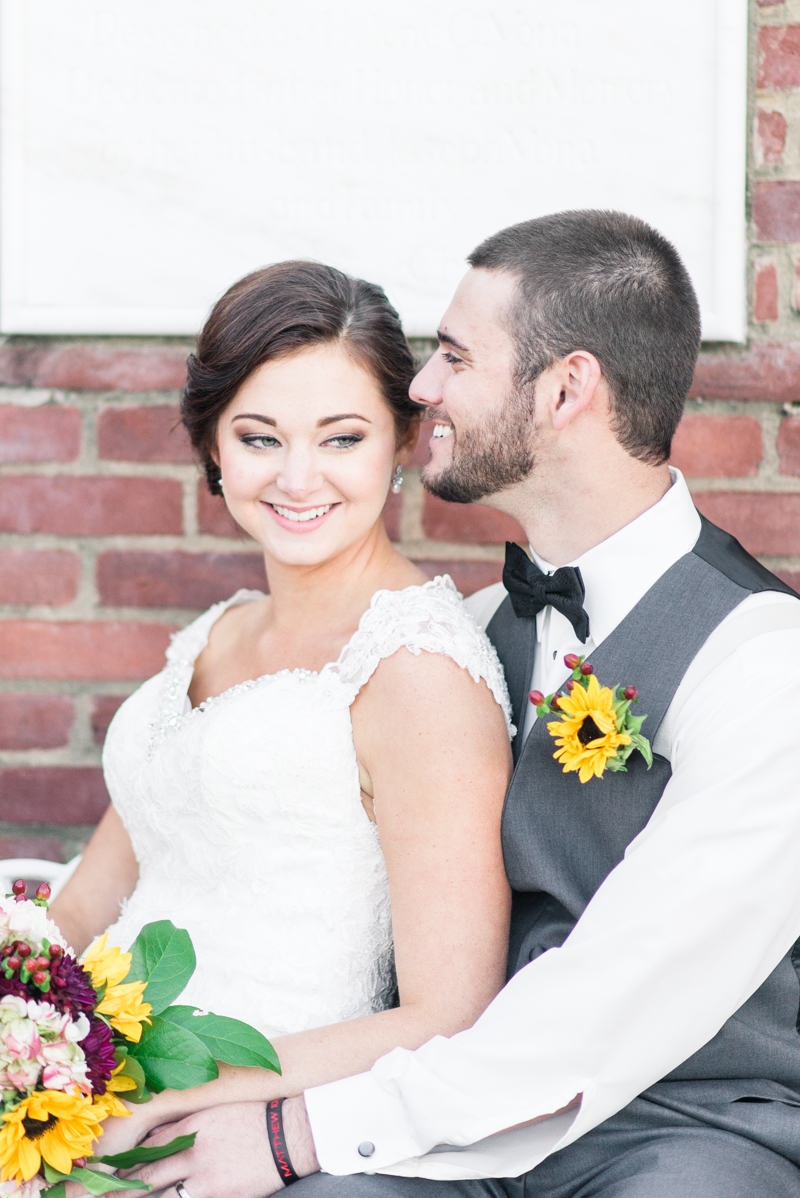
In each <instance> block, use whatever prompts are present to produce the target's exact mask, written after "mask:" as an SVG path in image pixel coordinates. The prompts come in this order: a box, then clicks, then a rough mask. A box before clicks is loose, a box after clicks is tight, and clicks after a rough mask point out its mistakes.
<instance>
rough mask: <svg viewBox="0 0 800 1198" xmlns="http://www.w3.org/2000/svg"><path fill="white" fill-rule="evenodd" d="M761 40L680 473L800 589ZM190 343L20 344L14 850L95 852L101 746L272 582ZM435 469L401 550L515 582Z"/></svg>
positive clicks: (776, 81)
mask: <svg viewBox="0 0 800 1198" xmlns="http://www.w3.org/2000/svg"><path fill="white" fill-rule="evenodd" d="M752 37H753V50H754V53H753V56H752V57H753V80H752V95H753V100H754V104H753V113H752V130H751V131H752V137H751V143H752V144H751V150H750V177H749V187H750V190H749V196H750V204H751V213H750V216H751V224H750V232H749V237H750V284H749V288H750V296H751V301H750V303H751V311H750V333H749V336H750V339H749V342H748V345H747V347H735V346H707V347H706V348H705V350H704V352H703V355H702V358H701V362H700V366H699V369H698V372H697V377H696V380H695V386H694V389H693V399H692V400H691V401H690V403H689V407H688V410H687V414H686V417H685V419H684V421H683V423H682V425H681V428H680V430H679V433H678V436H677V438H676V441H675V448H674V461H675V462H676V464H677V465H679V466H680V467H681V469H682V470H683V471H684V472H685V473H686V474H687V475H688V476H689V479H690V485H691V487H692V490H693V491H694V493H695V496H696V499H697V503H698V506H699V507H700V509H701V510H702V511H703V512H705V513H706V514H708V516H710V517H711V518H712V519H713V520H715V521H716V522H718V523H719V524H721V525H723V526H724V527H725V528H728V529H730V530H731V531H732V532H734V533H735V534H736V535H737V536H738V537H739V538H740V539H741V540H742V542H743V543H744V544H745V545H746V546H747V548H748V549H750V551H751V552H753V553H755V554H756V555H757V556H758V557H760V558H761V560H762V561H764V562H765V563H766V564H767V565H769V566H770V567H772V568H773V569H775V570H777V571H778V573H780V574H781V575H782V576H783V577H785V578H787V579H789V580H791V581H793V582H794V584H795V585H798V584H800V0H786V2H781V0H759V3H758V4H757V5H755V6H754V18H753V30H752ZM443 298H444V297H443ZM189 348H190V346H189V344H188V343H186V342H183V341H178V340H174V341H173V340H169V339H163V338H150V339H130V340H119V339H110V338H107V339H99V340H98V339H69V340H67V339H62V340H59V339H52V338H23V337H13V338H9V339H8V340H6V341H5V343H4V344H2V345H0V855H6V854H15V855H16V854H22V853H25V854H27V853H39V854H41V855H44V856H53V857H58V856H68V855H70V854H71V853H72V852H74V851H75V850H76V849H77V848H78V847H79V846H80V845H81V843H83V841H84V840H85V838H86V837H87V835H88V834H89V832H90V830H91V827H92V825H93V824H94V823H95V822H96V820H97V818H98V817H99V815H100V814H101V812H102V811H103V808H104V805H105V803H106V801H107V798H106V794H105V789H104V786H103V782H102V776H101V772H100V768H99V763H100V749H101V745H102V741H103V737H104V735H105V730H106V728H107V726H108V722H109V720H110V719H111V716H112V715H113V713H114V711H115V710H116V707H117V706H118V704H119V702H120V700H121V699H122V698H123V697H124V696H125V695H127V694H129V693H130V691H131V690H133V689H134V688H135V687H136V685H137V684H138V682H139V681H140V680H141V679H143V678H145V677H147V676H148V675H150V674H152V673H154V672H155V671H157V670H158V669H159V668H160V666H161V663H162V660H163V651H164V648H165V646H166V644H167V641H168V637H169V634H170V632H171V631H173V630H174V629H175V628H178V627H180V626H181V625H182V624H185V623H186V622H187V621H188V620H190V619H191V618H192V617H193V616H194V615H195V614H196V613H197V612H198V611H201V610H202V609H204V608H205V607H207V606H208V605H209V604H210V603H213V602H214V601H215V600H217V599H219V598H222V597H224V596H226V595H229V594H231V593H232V591H234V590H235V589H236V588H237V587H239V586H248V587H258V586H261V585H263V582H264V579H263V567H262V563H261V559H260V556H259V554H258V551H257V549H256V547H255V546H254V545H253V543H252V542H251V541H249V540H248V539H247V538H246V537H244V536H241V535H239V534H238V533H237V530H236V527H235V525H234V524H233V522H232V521H231V519H230V518H229V516H228V514H227V511H226V509H225V507H224V505H223V503H222V501H221V500H219V499H214V498H212V497H211V496H209V495H208V493H207V492H206V491H205V489H204V487H203V486H202V485H199V482H198V475H197V471H196V469H195V467H194V466H193V465H192V462H191V456H190V453H189V449H188V446H187V443H186V439H185V437H184V435H183V434H182V432H181V430H180V429H176V427H175V424H176V420H177V408H176V404H177V400H178V390H179V388H180V386H181V383H182V380H183V374H184V366H183V363H184V359H185V356H186V353H187V351H188V349H189ZM425 348H426V347H425V346H424V345H420V346H419V349H420V350H421V351H424V350H425ZM424 460H425V455H424V453H420V454H418V460H417V461H416V462H415V463H414V464H413V465H412V468H411V469H410V470H409V471H407V473H406V485H405V487H404V490H403V495H402V498H401V499H400V500H397V501H396V500H394V499H391V500H390V504H389V506H388V509H387V519H388V523H389V526H390V530H391V535H392V536H393V537H394V539H395V540H397V541H399V543H400V544H401V545H402V547H403V549H404V550H405V551H406V552H407V553H408V554H409V555H410V556H411V557H413V558H414V559H415V560H416V561H418V562H419V563H420V564H421V565H422V566H423V568H424V569H425V570H426V571H427V572H428V573H429V574H430V575H431V576H433V575H434V574H435V573H437V572H441V571H444V570H447V571H449V572H450V573H452V574H453V576H454V577H455V579H456V582H457V584H458V585H459V586H460V587H461V589H462V590H463V591H464V592H466V593H469V592H471V591H473V590H475V589H477V588H478V587H481V586H484V585H486V584H487V583H489V582H493V581H495V580H496V579H497V578H499V576H500V571H501V562H502V556H503V548H502V545H503V542H504V540H505V539H506V538H507V537H511V538H514V537H516V536H518V535H519V530H518V529H517V527H516V526H515V525H514V523H513V521H510V520H508V519H507V518H505V517H503V516H501V515H499V514H498V513H496V512H492V511H491V510H489V509H487V508H481V507H475V508H463V507H458V506H451V505H448V504H445V503H442V502H441V501H440V500H436V499H433V498H431V497H430V496H426V495H425V494H424V493H423V491H422V487H421V485H420V482H419V465H420V464H421V462H422V461H424Z"/></svg>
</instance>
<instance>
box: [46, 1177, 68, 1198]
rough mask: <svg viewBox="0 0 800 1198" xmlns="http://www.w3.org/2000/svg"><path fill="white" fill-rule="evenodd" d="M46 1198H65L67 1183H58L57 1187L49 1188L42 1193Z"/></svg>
mask: <svg viewBox="0 0 800 1198" xmlns="http://www.w3.org/2000/svg"><path fill="white" fill-rule="evenodd" d="M44 1193H45V1194H47V1198H67V1183H66V1182H65V1181H60V1182H59V1183H58V1185H54V1186H50V1187H49V1188H48V1189H46V1190H45V1191H44Z"/></svg>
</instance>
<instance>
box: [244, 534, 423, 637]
mask: <svg viewBox="0 0 800 1198" xmlns="http://www.w3.org/2000/svg"><path fill="white" fill-rule="evenodd" d="M265 565H266V571H267V580H268V582H269V590H270V596H271V599H272V602H271V604H270V609H271V610H270V623H271V624H272V626H273V628H276V627H277V628H286V629H287V630H288V629H294V630H297V629H298V628H300V627H302V626H307V625H313V626H319V624H320V622H322V623H324V624H326V625H327V626H328V627H329V628H331V627H334V626H336V625H342V626H347V625H350V624H352V623H353V622H354V621H355V622H357V621H358V618H359V617H360V615H361V613H362V612H363V611H365V610H366V608H367V607H368V606H369V602H370V599H371V598H372V596H373V595H374V593H375V591H376V590H379V589H380V588H382V587H387V588H389V589H390V590H395V589H399V588H401V587H404V586H410V585H413V584H414V583H416V582H420V581H422V577H421V574H420V571H419V570H417V568H416V566H414V565H412V563H411V562H409V561H408V559H407V558H404V557H403V556H402V555H401V554H400V553H398V551H397V550H396V549H395V548H394V546H393V545H392V543H391V541H390V540H389V538H388V536H387V535H386V530H385V529H384V527H383V523H382V522H380V523H379V524H378V525H376V526H375V528H373V529H371V530H370V532H369V533H368V534H367V535H366V537H364V538H363V539H362V540H361V541H359V542H357V543H356V544H354V545H349V546H348V547H347V549H345V550H344V551H343V552H342V553H340V554H337V555H336V557H333V558H329V559H328V560H327V561H324V562H319V563H317V564H315V565H313V566H296V565H287V563H285V562H279V561H276V560H275V559H274V558H272V557H269V556H268V555H265Z"/></svg>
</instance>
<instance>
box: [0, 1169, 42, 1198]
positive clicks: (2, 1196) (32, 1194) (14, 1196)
mask: <svg viewBox="0 0 800 1198" xmlns="http://www.w3.org/2000/svg"><path fill="white" fill-rule="evenodd" d="M49 1184H50V1183H49V1182H48V1181H45V1179H44V1178H43V1177H40V1176H39V1174H38V1173H36V1174H34V1176H33V1177H32V1178H31V1179H30V1181H24V1182H23V1183H22V1185H21V1186H18V1185H17V1183H16V1182H15V1181H0V1198H39V1195H40V1194H41V1193H42V1191H43V1190H46V1189H47V1187H48V1185H49Z"/></svg>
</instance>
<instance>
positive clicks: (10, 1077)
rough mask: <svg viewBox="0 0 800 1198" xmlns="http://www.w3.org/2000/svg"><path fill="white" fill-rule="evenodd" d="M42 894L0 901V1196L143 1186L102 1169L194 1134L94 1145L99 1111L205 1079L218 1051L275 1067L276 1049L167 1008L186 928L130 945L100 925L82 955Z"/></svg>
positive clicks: (188, 962) (181, 982)
mask: <svg viewBox="0 0 800 1198" xmlns="http://www.w3.org/2000/svg"><path fill="white" fill-rule="evenodd" d="M49 897H50V887H49V886H48V885H47V883H43V884H42V885H41V886H40V887H39V888H38V890H37V891H36V897H35V898H34V899H32V900H29V899H28V898H27V897H26V885H25V883H24V882H23V881H19V882H15V883H14V887H13V894H10V895H6V897H5V899H0V1195H3V1196H4V1198H6V1196H8V1198H11V1196H12V1195H16V1196H17V1198H37V1196H38V1195H39V1194H41V1193H44V1192H47V1193H49V1194H50V1196H51V1198H63V1195H64V1192H65V1184H66V1182H67V1181H73V1180H74V1181H80V1182H81V1183H82V1185H83V1186H84V1188H85V1189H86V1190H87V1191H88V1192H89V1193H96V1194H104V1193H107V1192H108V1191H110V1190H123V1189H149V1187H148V1186H143V1184H142V1183H141V1182H139V1181H124V1180H122V1179H121V1178H118V1177H115V1176H113V1175H111V1174H109V1172H108V1171H107V1169H108V1167H111V1168H131V1167H133V1166H134V1165H137V1164H141V1163H144V1162H145V1161H153V1160H157V1159H159V1158H160V1157H163V1156H169V1155H171V1154H172V1153H173V1152H180V1151H181V1150H182V1149H183V1148H188V1147H189V1146H190V1145H191V1144H192V1143H193V1142H194V1136H181V1137H178V1138H177V1139H175V1140H173V1141H172V1143H171V1144H168V1145H166V1146H165V1147H163V1148H145V1147H140V1148H134V1149H132V1150H131V1151H130V1152H124V1153H118V1154H117V1155H116V1156H96V1155H93V1153H94V1149H95V1142H96V1141H97V1140H98V1138H100V1137H101V1136H102V1134H103V1121H104V1120H105V1119H107V1118H108V1116H109V1115H128V1114H130V1111H129V1110H128V1108H127V1107H126V1106H125V1105H124V1103H123V1102H121V1101H120V1097H121V1096H122V1097H124V1098H125V1099H126V1100H127V1101H128V1102H134V1103H138V1102H147V1101H149V1099H150V1097H151V1096H152V1094H153V1093H157V1092H159V1091H161V1090H164V1089H166V1088H167V1087H171V1088H173V1089H186V1088H188V1087H189V1086H195V1085H199V1084H200V1083H201V1082H205V1081H210V1080H212V1079H213V1078H215V1077H217V1076H218V1073H219V1069H218V1065H217V1062H218V1061H224V1062H227V1063H228V1064H231V1065H257V1066H261V1067H262V1068H266V1069H273V1070H275V1071H277V1072H280V1066H279V1064H278V1059H277V1056H276V1055H275V1051H274V1049H273V1048H272V1045H271V1044H270V1043H269V1041H268V1040H267V1039H265V1037H264V1036H262V1035H261V1033H260V1032H258V1031H256V1029H255V1028H252V1027H250V1026H249V1025H248V1024H246V1023H242V1022H240V1021H239V1020H237V1019H227V1018H224V1017H221V1016H218V1015H213V1014H209V1013H206V1012H202V1011H198V1010H195V1008H193V1007H190V1006H173V1005H170V1004H172V1002H173V1000H174V999H175V998H177V997H178V995H179V994H180V993H181V991H182V990H183V989H184V987H185V986H186V983H187V982H188V980H189V978H190V977H191V975H192V973H193V972H194V968H195V963H196V962H195V955H194V949H193V947H192V942H191V938H190V936H189V933H188V932H187V931H185V930H184V929H182V928H176V927H175V926H174V925H173V924H172V923H171V922H170V921H169V920H166V919H165V920H160V921H158V922H156V923H151V924H147V926H146V927H144V928H143V929H142V931H141V933H140V934H139V936H138V937H137V939H136V941H135V943H134V944H133V945H132V946H131V951H130V952H128V953H123V952H121V951H120V949H118V948H115V947H113V946H111V947H109V946H108V944H107V941H106V936H105V935H104V936H102V937H101V938H100V939H99V940H98V941H96V942H95V944H93V945H92V946H91V948H90V949H89V950H88V952H87V953H86V954H85V955H84V957H83V958H82V960H80V961H79V960H78V959H77V957H76V955H75V954H74V953H73V952H72V951H71V949H70V948H69V947H68V945H67V944H66V942H65V941H64V939H63V937H62V936H61V935H60V933H59V931H58V928H57V927H56V926H55V924H54V923H53V922H52V920H51V919H50V918H49V917H48V914H47V902H48V899H49ZM98 1165H100V1166H101V1169H102V1167H103V1166H105V1167H106V1170H105V1171H98V1169H97V1168H96V1166H98ZM93 1166H95V1167H93Z"/></svg>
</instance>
